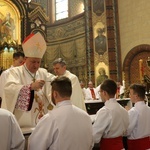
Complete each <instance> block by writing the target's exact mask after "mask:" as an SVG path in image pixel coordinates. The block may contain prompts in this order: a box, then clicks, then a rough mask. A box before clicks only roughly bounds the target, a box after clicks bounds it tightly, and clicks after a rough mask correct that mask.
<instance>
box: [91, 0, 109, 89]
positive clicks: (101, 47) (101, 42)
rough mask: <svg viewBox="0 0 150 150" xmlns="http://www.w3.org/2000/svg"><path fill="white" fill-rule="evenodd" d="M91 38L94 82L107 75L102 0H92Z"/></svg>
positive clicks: (100, 80)
mask: <svg viewBox="0 0 150 150" xmlns="http://www.w3.org/2000/svg"><path fill="white" fill-rule="evenodd" d="M92 17H93V30H94V33H93V40H94V42H93V43H94V50H95V54H94V55H95V58H94V59H95V61H94V64H95V84H96V85H97V86H98V85H99V84H100V83H101V82H102V81H103V80H104V79H106V78H108V77H109V67H108V66H109V64H108V48H107V25H106V11H105V1H104V0H101V1H99V0H93V13H92Z"/></svg>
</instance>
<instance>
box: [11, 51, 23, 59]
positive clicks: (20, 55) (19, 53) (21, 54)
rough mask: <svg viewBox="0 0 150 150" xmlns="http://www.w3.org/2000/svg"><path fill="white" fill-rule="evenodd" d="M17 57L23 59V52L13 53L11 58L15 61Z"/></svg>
mask: <svg viewBox="0 0 150 150" xmlns="http://www.w3.org/2000/svg"><path fill="white" fill-rule="evenodd" d="M19 57H23V58H24V57H25V55H24V53H23V52H21V51H17V52H14V53H13V58H14V59H17V58H19Z"/></svg>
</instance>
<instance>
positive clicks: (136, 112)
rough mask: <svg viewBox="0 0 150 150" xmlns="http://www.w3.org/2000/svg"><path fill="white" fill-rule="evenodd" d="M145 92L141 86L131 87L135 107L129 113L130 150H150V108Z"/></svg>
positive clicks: (128, 135) (128, 134) (128, 133)
mask: <svg viewBox="0 0 150 150" xmlns="http://www.w3.org/2000/svg"><path fill="white" fill-rule="evenodd" d="M145 92H146V91H145V86H143V85H141V84H132V85H131V86H130V99H131V101H132V103H135V105H134V107H132V108H131V109H130V110H129V111H128V113H129V121H130V122H129V127H128V132H127V137H128V150H148V149H150V107H149V106H147V105H146V104H145V101H144V100H145Z"/></svg>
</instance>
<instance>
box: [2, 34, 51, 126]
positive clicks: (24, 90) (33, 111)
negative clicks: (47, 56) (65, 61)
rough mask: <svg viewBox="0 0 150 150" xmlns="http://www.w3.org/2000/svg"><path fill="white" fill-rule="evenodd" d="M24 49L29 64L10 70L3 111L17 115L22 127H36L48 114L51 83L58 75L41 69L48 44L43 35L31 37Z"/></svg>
mask: <svg viewBox="0 0 150 150" xmlns="http://www.w3.org/2000/svg"><path fill="white" fill-rule="evenodd" d="M22 47H23V51H24V54H25V63H24V65H22V66H19V67H14V68H12V69H11V70H10V71H9V73H8V78H7V82H6V84H5V87H4V91H3V96H2V108H5V109H8V110H9V111H11V112H13V113H14V115H15V117H16V119H17V121H18V123H19V125H20V127H21V128H32V127H33V128H34V127H35V125H36V124H37V122H38V120H39V119H40V118H41V117H42V116H43V115H44V114H45V113H47V111H48V109H47V107H48V105H49V103H50V101H49V98H48V95H49V92H50V88H51V86H50V81H51V80H52V78H53V77H54V75H52V74H51V73H48V72H47V70H46V69H44V68H39V67H40V64H41V59H42V57H43V54H44V52H45V50H46V42H45V40H44V38H43V36H42V35H41V34H40V33H39V32H37V33H35V34H30V35H29V36H28V37H27V38H26V39H25V40H24V42H23V44H22Z"/></svg>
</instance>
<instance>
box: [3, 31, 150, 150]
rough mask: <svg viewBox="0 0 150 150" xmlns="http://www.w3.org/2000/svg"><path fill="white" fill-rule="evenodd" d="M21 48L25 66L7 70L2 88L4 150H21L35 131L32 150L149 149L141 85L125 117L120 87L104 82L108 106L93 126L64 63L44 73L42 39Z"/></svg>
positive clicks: (149, 113) (149, 112)
mask: <svg viewBox="0 0 150 150" xmlns="http://www.w3.org/2000/svg"><path fill="white" fill-rule="evenodd" d="M22 47H23V51H24V54H25V63H24V64H23V65H21V66H18V67H13V68H11V69H9V71H8V73H7V75H6V79H7V81H6V82H5V85H4V86H2V87H3V89H2V92H1V93H2V94H1V97H2V105H1V107H2V108H1V109H0V120H1V121H0V135H1V138H0V150H1V149H2V150H10V149H17V150H23V149H24V146H25V139H24V136H23V133H22V131H23V130H24V129H26V128H27V129H31V135H30V137H29V139H28V146H27V147H28V149H29V150H47V149H49V150H92V148H93V147H94V143H99V144H100V150H111V149H112V150H122V149H124V147H123V143H122V137H123V136H127V138H128V150H147V149H150V127H149V125H150V108H149V107H148V106H147V105H146V104H145V87H144V86H143V85H141V84H132V85H131V86H130V99H131V101H132V103H134V104H135V105H134V107H132V108H131V109H130V110H129V111H127V110H126V109H125V108H123V107H122V106H121V105H120V104H119V103H118V102H117V101H116V98H115V95H116V91H117V84H116V82H115V81H113V80H111V79H106V80H105V81H104V82H102V84H101V86H100V87H99V90H98V91H99V94H100V97H101V100H102V101H103V102H105V105H104V107H102V108H101V109H100V110H99V111H98V112H97V113H96V115H95V119H94V122H93V124H92V121H91V118H90V116H89V115H88V114H87V112H86V109H85V104H84V96H83V92H82V89H81V87H80V83H79V81H78V78H77V77H76V76H75V75H74V74H72V73H70V72H69V71H68V70H66V62H65V61H64V60H63V59H62V58H58V59H56V60H54V62H53V68H54V72H55V74H56V75H53V74H51V73H49V72H47V70H46V69H44V68H40V64H41V59H42V57H43V55H44V52H45V50H46V42H45V40H44V38H43V36H42V35H41V34H40V33H39V32H38V33H35V34H34V33H33V34H31V35H29V36H28V37H27V38H26V39H25V40H24V42H23V43H22ZM1 79H2V78H1V77H0V80H1ZM33 128H34V130H33Z"/></svg>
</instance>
